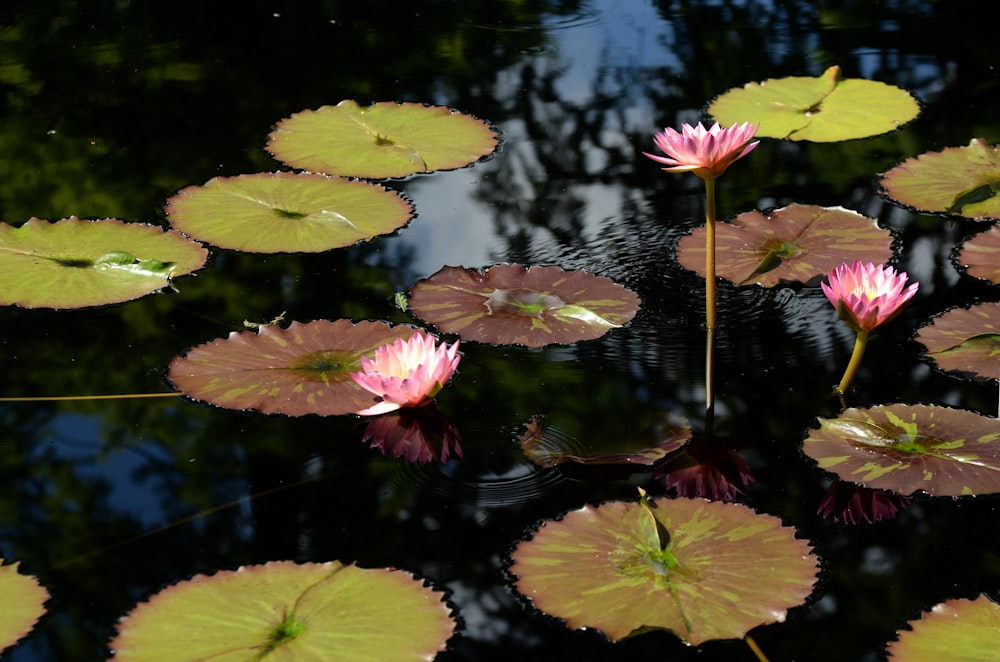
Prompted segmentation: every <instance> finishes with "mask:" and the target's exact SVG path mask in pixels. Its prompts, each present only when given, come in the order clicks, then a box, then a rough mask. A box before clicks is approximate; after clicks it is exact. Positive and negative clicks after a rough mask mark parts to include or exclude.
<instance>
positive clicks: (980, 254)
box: [958, 225, 1000, 284]
mask: <svg viewBox="0 0 1000 662" xmlns="http://www.w3.org/2000/svg"><path fill="white" fill-rule="evenodd" d="M958 263H959V264H960V265H961V266H963V267H965V272H966V273H967V274H969V275H970V276H974V277H976V278H982V279H983V280H988V281H990V282H991V283H997V284H1000V226H996V225H992V226H990V229H989V230H987V231H986V232H982V233H980V234H977V235H976V236H974V237H972V238H971V239H969V240H968V241H966V242H965V244H964V245H963V246H962V250H961V252H960V253H959V254H958Z"/></svg>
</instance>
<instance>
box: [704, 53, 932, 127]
mask: <svg viewBox="0 0 1000 662" xmlns="http://www.w3.org/2000/svg"><path fill="white" fill-rule="evenodd" d="M708 113H709V115H711V116H712V118H713V119H715V120H716V121H717V122H719V124H722V125H723V126H729V125H731V124H737V123H739V122H753V123H756V124H759V125H760V126H759V128H758V129H757V137H758V138H761V137H763V138H790V139H791V140H811V141H813V142H837V141H840V140H852V139H854V138H866V137H868V136H877V135H879V134H881V133H888V132H889V131H895V130H896V129H898V128H899V127H901V126H902V125H904V124H906V123H907V122H909V121H910V120H912V119H913V118H915V117H916V116H917V115H919V114H920V104H918V103H917V100H916V99H914V98H913V97H912V96H910V93H909V92H907V91H906V90H902V89H900V88H898V87H893V86H892V85H886V84H885V83H879V82H876V81H873V80H865V79H862V78H843V77H841V75H840V67H837V66H833V67H830V68H829V69H827V70H826V71H824V72H823V73H822V74H820V75H819V76H818V77H816V78H811V77H809V76H790V77H788V78H769V79H768V80H765V81H763V82H760V83H747V84H746V85H744V86H743V87H737V88H733V89H732V90H729V91H728V92H726V93H724V94H722V95H720V96H718V97H716V99H715V100H714V101H712V103H710V104H709V106H708Z"/></svg>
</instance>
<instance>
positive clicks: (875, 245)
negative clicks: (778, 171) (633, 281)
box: [677, 203, 892, 287]
mask: <svg viewBox="0 0 1000 662" xmlns="http://www.w3.org/2000/svg"><path fill="white" fill-rule="evenodd" d="M705 232H706V230H705V227H704V226H702V227H699V228H696V229H695V230H694V231H693V232H692V233H691V234H689V235H687V236H685V237H682V238H681V240H680V242H679V243H678V244H677V261H678V262H680V263H681V265H682V266H684V267H685V268H686V269H690V270H691V271H695V272H697V273H699V274H701V276H702V277H704V276H705ZM891 257H892V235H891V234H890V233H889V231H888V230H883V229H882V228H880V227H879V226H878V223H877V221H876V220H875V219H873V218H868V217H867V216H862V215H861V214H859V213H857V212H855V211H851V210H849V209H844V208H843V207H819V206H816V205H802V204H798V203H792V204H790V205H788V206H787V207H782V208H781V209H776V210H774V211H772V212H770V213H769V214H767V215H765V214H763V213H761V212H759V211H749V212H744V213H742V214H740V215H738V216H737V217H736V218H734V219H732V220H731V221H730V222H728V223H716V225H715V261H716V262H715V269H716V274H717V275H718V276H720V277H722V278H725V279H726V280H730V281H732V282H734V283H736V284H738V285H753V284H757V285H762V286H764V287H774V286H775V285H780V284H781V283H784V282H800V283H810V282H813V281H818V280H819V279H821V278H822V277H823V276H826V275H827V274H828V273H829V272H830V271H831V270H832V269H835V268H836V267H839V266H840V265H842V264H844V263H845V262H853V261H854V260H861V261H862V262H871V263H873V264H883V263H885V262H888V261H889V259H890V258H891Z"/></svg>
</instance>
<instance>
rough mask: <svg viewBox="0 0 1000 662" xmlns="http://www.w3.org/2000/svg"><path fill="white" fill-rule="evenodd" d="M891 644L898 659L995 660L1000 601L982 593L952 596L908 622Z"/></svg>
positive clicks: (904, 661)
mask: <svg viewBox="0 0 1000 662" xmlns="http://www.w3.org/2000/svg"><path fill="white" fill-rule="evenodd" d="M908 625H909V626H910V628H911V629H910V630H904V631H901V632H899V639H898V640H897V641H894V642H892V643H891V644H889V649H888V651H887V652H888V655H889V659H890V660H895V661H896V662H941V660H948V662H995V661H996V659H997V651H1000V605H997V604H996V603H995V602H992V601H990V600H989V599H987V598H986V596H984V595H981V596H979V597H978V598H976V599H975V600H948V601H947V602H942V603H941V604H938V605H935V606H933V607H931V609H930V611H925V612H924V613H923V615H922V617H921V618H920V619H919V620H916V621H910V622H909V623H908Z"/></svg>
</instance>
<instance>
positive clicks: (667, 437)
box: [518, 416, 691, 469]
mask: <svg viewBox="0 0 1000 662" xmlns="http://www.w3.org/2000/svg"><path fill="white" fill-rule="evenodd" d="M556 420H557V423H556V424H555V425H553V424H552V420H551V417H546V416H532V417H531V420H530V421H528V422H527V423H526V424H525V426H524V427H525V431H524V433H523V434H522V435H521V438H520V439H519V440H518V443H520V444H521V450H522V451H523V452H524V455H525V457H527V458H528V459H529V460H531V461H532V462H533V463H535V464H537V465H538V466H540V467H543V468H546V469H547V468H550V467H554V466H556V465H558V464H563V463H566V462H574V463H577V464H595V465H596V464H630V465H634V466H643V467H648V466H652V465H654V464H656V463H657V462H659V461H660V460H662V459H663V458H665V457H666V456H667V455H669V454H670V453H673V452H674V451H677V450H680V449H681V448H683V447H684V445H685V444H686V443H687V442H688V439H690V438H691V428H689V427H687V426H686V425H682V424H680V423H676V422H672V421H657V422H656V424H654V425H652V426H651V429H650V430H647V431H645V433H644V434H641V435H637V436H626V435H608V434H602V433H601V431H592V433H591V434H590V435H587V436H586V437H583V436H582V435H581V434H575V433H574V432H573V431H572V429H571V426H573V423H574V420H565V421H563V423H562V424H561V425H560V424H559V419H558V418H557V419H556ZM578 432H582V431H578Z"/></svg>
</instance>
